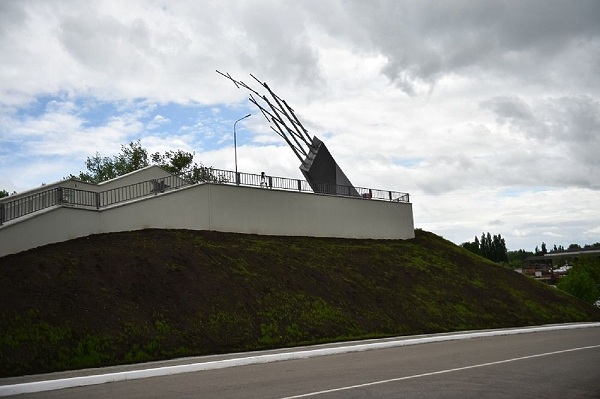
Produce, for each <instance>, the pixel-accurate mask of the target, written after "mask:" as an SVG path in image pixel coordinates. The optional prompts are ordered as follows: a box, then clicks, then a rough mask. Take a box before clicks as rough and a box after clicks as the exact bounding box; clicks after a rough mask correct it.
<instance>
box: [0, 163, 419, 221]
mask: <svg viewBox="0 0 600 399" xmlns="http://www.w3.org/2000/svg"><path fill="white" fill-rule="evenodd" d="M203 182H210V183H217V184H228V185H239V186H247V187H260V188H264V189H274V190H286V191H299V192H307V193H315V194H324V195H335V196H342V197H355V198H363V199H371V200H384V201H393V202H402V203H408V202H409V194H408V193H401V192H396V191H389V190H380V189H371V188H364V187H352V186H342V185H333V184H328V183H318V182H308V181H306V180H299V179H291V178H287V177H277V176H268V175H265V174H260V175H258V174H252V173H242V172H237V174H236V172H233V171H229V170H221V169H213V168H202V170H201V171H200V173H198V172H196V173H194V174H190V173H184V174H180V175H169V176H165V177H161V178H156V179H151V180H146V181H143V182H139V183H134V184H129V185H126V186H121V187H117V188H113V189H108V190H103V191H98V192H96V191H89V190H80V189H76V188H69V187H55V188H51V189H48V190H45V191H40V192H37V193H34V194H31V195H27V196H24V197H20V198H16V199H14V200H10V197H9V198H8V200H6V199H5V200H3V201H0V226H1V225H3V224H4V223H5V222H8V221H11V220H14V219H17V218H19V217H23V216H26V215H29V214H31V213H34V212H38V211H41V210H44V209H46V208H50V207H53V206H74V207H89V208H96V209H100V208H102V207H106V206H110V205H115V204H118V203H123V202H128V201H132V200H135V199H138V198H142V197H147V196H151V195H157V194H159V193H164V192H167V191H170V190H175V189H179V188H181V187H184V186H189V185H192V184H197V183H203Z"/></svg>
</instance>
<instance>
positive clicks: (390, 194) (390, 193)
mask: <svg viewBox="0 0 600 399" xmlns="http://www.w3.org/2000/svg"><path fill="white" fill-rule="evenodd" d="M388 194H389V196H390V201H391V200H392V192H391V191H388Z"/></svg>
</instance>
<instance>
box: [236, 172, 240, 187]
mask: <svg viewBox="0 0 600 399" xmlns="http://www.w3.org/2000/svg"><path fill="white" fill-rule="evenodd" d="M235 184H237V185H238V186H239V185H240V172H235Z"/></svg>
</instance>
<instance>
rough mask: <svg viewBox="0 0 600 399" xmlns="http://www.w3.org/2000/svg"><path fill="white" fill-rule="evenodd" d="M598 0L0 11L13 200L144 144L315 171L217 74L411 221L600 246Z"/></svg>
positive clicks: (469, 235)
mask: <svg viewBox="0 0 600 399" xmlns="http://www.w3.org/2000/svg"><path fill="white" fill-rule="evenodd" d="M598 21H600V2H599V1H597V0H589V1H586V0H573V1H562V0H561V1H556V0H524V1H491V0H490V1H486V0H482V1H477V2H474V1H471V0H464V1H453V0H443V1H442V0H440V1H429V0H425V1H423V0H419V1H416V0H415V1H401V0H369V1H358V0H350V1H342V0H303V1H297V0H290V1H286V0H281V1H274V0H273V1H266V0H253V1H243V0H228V1H177V0H169V1H166V0H163V1H157V0H128V1H121V0H115V1H85V2H82V1H77V0H73V1H63V0H53V1H33V0H32V1H28V0H20V1H16V0H0V190H2V189H4V190H7V191H9V192H13V191H16V192H21V191H25V190H28V189H32V188H35V187H38V186H40V185H41V184H43V183H52V182H55V181H59V180H61V179H62V178H64V177H66V176H69V175H70V174H75V175H77V174H78V173H79V172H80V171H85V161H86V159H87V158H88V157H91V156H94V155H95V154H96V153H99V154H101V155H102V156H112V155H116V154H117V153H119V151H120V149H121V146H122V145H126V144H128V143H129V142H132V141H137V140H140V142H141V144H142V146H144V147H145V148H146V149H148V151H149V152H151V153H153V152H157V151H158V152H164V151H167V150H178V149H181V150H185V151H189V152H194V153H195V160H196V162H198V163H200V162H201V163H202V164H204V165H206V166H213V167H215V168H218V169H228V170H233V169H234V163H235V159H234V148H233V124H234V121H235V120H237V119H239V118H241V117H242V116H244V115H246V114H248V113H251V114H252V116H251V117H249V118H247V119H245V120H243V121H242V122H240V123H238V124H237V131H236V132H237V133H236V135H237V155H238V168H239V170H240V171H243V172H248V173H260V172H262V171H264V172H266V173H267V174H269V175H272V176H282V177H291V178H302V174H301V173H300V171H299V169H298V167H299V161H298V159H297V158H296V156H295V155H294V153H293V152H292V150H291V149H290V148H289V147H288V146H287V144H286V143H285V142H284V141H283V139H281V138H280V137H279V136H277V135H276V134H275V133H274V132H273V131H272V130H271V129H270V128H269V126H268V123H267V122H266V120H265V119H264V118H263V116H262V115H261V114H260V113H259V112H258V109H257V108H256V107H255V106H254V105H253V104H251V103H250V102H249V101H248V92H247V91H245V90H242V89H237V88H236V87H235V85H233V83H232V82H231V81H229V80H227V79H225V78H223V77H222V76H221V75H219V74H217V73H216V72H215V70H217V69H218V70H220V71H223V72H226V73H230V74H231V75H232V76H233V77H234V78H236V79H237V80H242V81H244V82H246V83H248V84H249V85H251V86H253V85H254V86H255V84H254V82H255V81H254V80H253V79H252V77H251V76H250V74H253V75H254V76H256V77H257V78H258V79H260V80H261V81H262V82H267V83H268V84H269V86H270V87H271V88H272V89H273V90H274V91H275V92H276V93H277V94H278V95H279V96H280V97H282V98H283V99H285V100H286V101H287V103H288V104H289V105H290V106H291V107H292V108H293V109H294V110H295V112H296V115H297V116H298V118H299V119H300V121H301V122H302V123H303V125H304V126H305V127H306V128H307V130H308V131H309V134H311V135H316V136H317V137H318V138H320V139H321V140H322V141H324V142H325V143H326V145H327V147H328V149H329V150H330V152H331V153H332V155H333V156H334V158H335V159H336V161H337V162H338V164H339V165H340V166H341V168H342V169H343V170H344V172H345V173H346V175H347V176H348V177H349V179H350V180H351V181H352V183H353V184H354V185H356V186H360V187H371V188H379V189H386V190H394V191H400V192H408V193H410V199H411V202H412V205H413V211H414V221H415V227H417V228H421V229H424V230H427V231H431V232H434V233H436V234H438V235H441V236H443V237H444V238H446V239H449V240H451V241H453V242H455V243H457V244H460V243H462V242H466V241H472V240H473V239H474V237H475V236H480V235H481V233H482V232H490V233H491V234H492V235H495V234H501V235H502V237H503V238H504V239H505V240H506V244H507V247H508V249H509V250H517V249H525V250H530V251H531V250H533V249H534V248H535V247H536V246H540V247H541V243H542V242H545V243H546V244H547V246H548V248H551V247H552V246H553V245H554V244H556V245H563V246H565V247H567V246H568V245H569V244H572V243H577V244H579V245H584V244H593V243H596V242H600V23H598Z"/></svg>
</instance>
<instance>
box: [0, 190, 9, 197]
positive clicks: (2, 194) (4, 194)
mask: <svg viewBox="0 0 600 399" xmlns="http://www.w3.org/2000/svg"><path fill="white" fill-rule="evenodd" d="M8 196H9V194H8V191H6V190H0V198H4V197H8Z"/></svg>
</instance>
